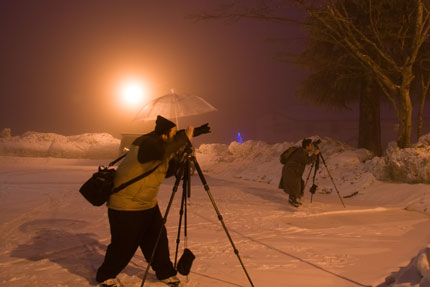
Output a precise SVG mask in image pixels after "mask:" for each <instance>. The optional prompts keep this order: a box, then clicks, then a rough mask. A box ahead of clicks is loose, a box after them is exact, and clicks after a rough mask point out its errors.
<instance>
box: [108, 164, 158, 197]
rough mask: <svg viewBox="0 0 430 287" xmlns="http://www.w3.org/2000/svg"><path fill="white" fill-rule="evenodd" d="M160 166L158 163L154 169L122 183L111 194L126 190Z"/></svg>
mask: <svg viewBox="0 0 430 287" xmlns="http://www.w3.org/2000/svg"><path fill="white" fill-rule="evenodd" d="M160 165H161V163H159V164H158V165H157V166H156V167H154V168H153V169H151V170H149V171H147V172H144V173H142V174H141V175H138V176H136V177H135V178H132V179H130V180H129V181H126V182H124V183H123V184H121V185H119V186H117V187H115V188H114V189H112V193H116V192H118V191H120V190H121V189H123V188H126V187H127V186H129V185H130V184H132V183H135V182H136V181H139V180H141V179H142V178H145V177H147V176H148V175H150V174H151V173H153V172H154V171H155V170H156V169H157V168H158V167H159V166H160Z"/></svg>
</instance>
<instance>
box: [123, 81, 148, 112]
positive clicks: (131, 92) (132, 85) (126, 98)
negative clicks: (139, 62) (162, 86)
mask: <svg viewBox="0 0 430 287" xmlns="http://www.w3.org/2000/svg"><path fill="white" fill-rule="evenodd" d="M118 96H119V101H120V102H121V104H122V105H123V106H124V107H126V108H132V109H135V108H139V107H140V106H141V105H142V104H143V102H144V101H145V99H146V98H147V96H148V87H147V85H146V84H145V83H144V82H143V81H141V80H138V79H127V80H125V81H124V82H122V83H121V84H120V85H119V87H118Z"/></svg>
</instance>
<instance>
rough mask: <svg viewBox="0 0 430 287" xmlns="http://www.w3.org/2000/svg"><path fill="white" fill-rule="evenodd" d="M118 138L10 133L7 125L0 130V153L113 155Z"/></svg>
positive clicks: (114, 155) (71, 156)
mask: <svg viewBox="0 0 430 287" xmlns="http://www.w3.org/2000/svg"><path fill="white" fill-rule="evenodd" d="M119 144H120V140H119V139H115V138H114V137H112V135H110V134H107V133H85V134H81V135H75V136H63V135H59V134H55V133H38V132H31V131H29V132H26V133H24V134H23V135H21V136H11V133H10V130H9V129H4V130H3V131H2V132H1V133H0V155H7V156H28V157H57V158H89V159H105V158H115V157H116V156H117V155H118V149H119Z"/></svg>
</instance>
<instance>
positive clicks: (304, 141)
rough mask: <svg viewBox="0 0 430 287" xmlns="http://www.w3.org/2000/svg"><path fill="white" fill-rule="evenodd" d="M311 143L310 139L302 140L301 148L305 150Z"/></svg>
mask: <svg viewBox="0 0 430 287" xmlns="http://www.w3.org/2000/svg"><path fill="white" fill-rule="evenodd" d="M311 143H312V140H311V139H304V140H302V148H306V147H307V146H308V145H309V144H311Z"/></svg>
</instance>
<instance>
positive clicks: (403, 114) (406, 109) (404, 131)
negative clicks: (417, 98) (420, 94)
mask: <svg viewBox="0 0 430 287" xmlns="http://www.w3.org/2000/svg"><path fill="white" fill-rule="evenodd" d="M400 101H401V103H400V105H399V107H398V113H399V133H398V135H397V146H398V147H399V148H407V147H410V146H411V132H412V102H411V98H410V96H409V88H401V89H400Z"/></svg>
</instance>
